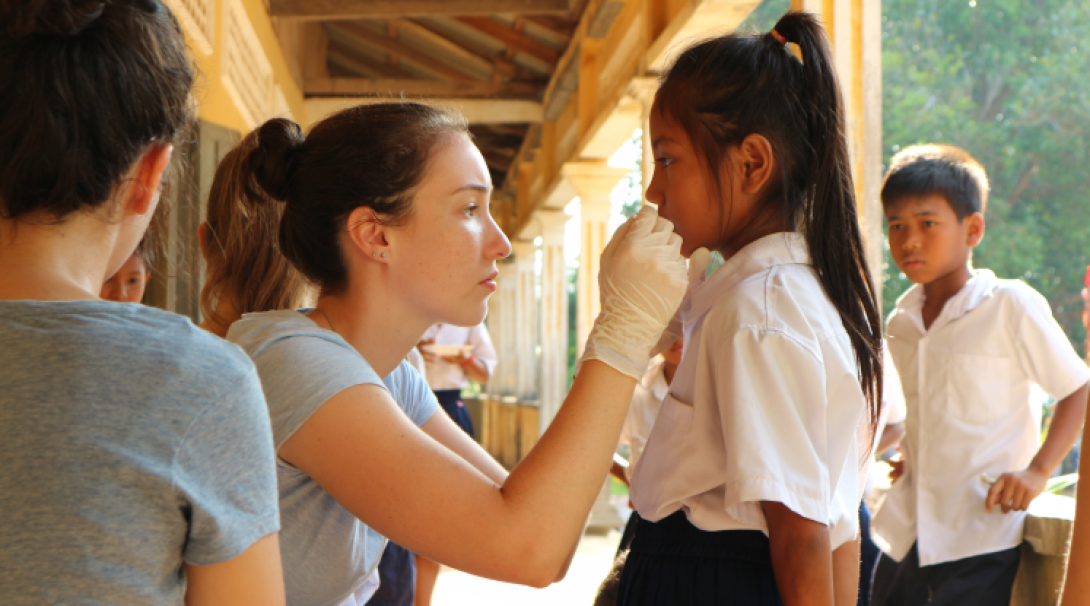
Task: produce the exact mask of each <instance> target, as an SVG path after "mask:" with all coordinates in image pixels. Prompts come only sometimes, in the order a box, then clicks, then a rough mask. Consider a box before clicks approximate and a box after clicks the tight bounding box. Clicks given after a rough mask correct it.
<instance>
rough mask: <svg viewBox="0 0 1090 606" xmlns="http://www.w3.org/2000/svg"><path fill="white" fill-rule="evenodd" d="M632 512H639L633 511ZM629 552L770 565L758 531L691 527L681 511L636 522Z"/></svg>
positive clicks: (767, 545)
mask: <svg viewBox="0 0 1090 606" xmlns="http://www.w3.org/2000/svg"><path fill="white" fill-rule="evenodd" d="M632 515H639V514H637V513H633V514H632ZM632 551H633V552H637V551H638V552H641V553H646V554H648V555H657V556H666V557H674V556H676V557H700V558H723V559H730V560H739V561H744V562H750V563H752V564H766V565H768V566H771V565H772V552H771V551H770V549H769V544H768V537H767V536H765V534H764V533H763V532H761V531H759V530H719V531H707V530H701V529H699V528H697V527H696V526H693V524H692V522H690V521H689V518H688V517H687V516H686V515H685V512H684V511H680V510H679V511H676V512H674V513H673V514H671V515H669V516H667V517H665V518H663V519H661V520H659V521H658V522H649V521H647V520H645V519H643V518H640V519H639V522H637V525H636V536H635V538H634V539H633V540H632Z"/></svg>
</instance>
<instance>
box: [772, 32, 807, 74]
mask: <svg viewBox="0 0 1090 606" xmlns="http://www.w3.org/2000/svg"><path fill="white" fill-rule="evenodd" d="M768 35H770V36H772V37H773V38H775V39H776V42H779V43H780V44H782V45H783V48H784V50H786V51H787V52H788V53H790V55H791V56H792V57H794V58H796V59H798V60H799V63H802V64H803V65H805V64H806V62H805V61H803V60H802V49H801V48H799V45H798V44H795V43H794V42H788V41H787V38H785V37H784V35H783V34H781V33H780V32H778V31H776V30H775V29H773V30H771V31H769V32H768Z"/></svg>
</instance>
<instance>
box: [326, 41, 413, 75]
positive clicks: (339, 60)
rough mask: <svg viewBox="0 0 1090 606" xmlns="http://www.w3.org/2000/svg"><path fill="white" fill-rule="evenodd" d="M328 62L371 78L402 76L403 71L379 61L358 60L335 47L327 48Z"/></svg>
mask: <svg viewBox="0 0 1090 606" xmlns="http://www.w3.org/2000/svg"><path fill="white" fill-rule="evenodd" d="M328 58H329V62H330V63H333V64H334V65H338V66H340V67H343V68H345V69H347V70H349V71H351V72H354V73H356V74H359V75H360V76H369V77H372V78H404V77H406V74H405V72H403V71H401V70H400V69H398V68H396V67H394V66H392V65H390V64H387V63H379V62H376V61H367V62H363V61H360V60H359V59H358V58H356V57H353V56H352V55H350V54H348V53H345V52H343V51H340V50H338V49H336V48H331V49H329V53H328Z"/></svg>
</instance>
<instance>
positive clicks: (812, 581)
mask: <svg viewBox="0 0 1090 606" xmlns="http://www.w3.org/2000/svg"><path fill="white" fill-rule="evenodd" d="M761 508H762V509H763V510H764V514H765V520H766V521H767V522H768V542H769V547H770V549H771V551H772V570H773V572H774V573H775V575H776V586H777V587H778V588H779V590H780V598H781V599H782V600H783V603H784V605H785V606H833V604H834V603H835V599H834V593H833V553H832V547H831V544H830V542H829V528H828V527H827V526H825V525H824V524H819V523H818V522H815V521H813V520H810V519H807V518H804V517H802V516H800V515H799V514H797V513H795V512H793V511H791V510H790V509H789V508H788V507H787V506H786V505H784V504H783V503H777V502H775V501H763V502H761Z"/></svg>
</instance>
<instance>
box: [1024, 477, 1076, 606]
mask: <svg viewBox="0 0 1090 606" xmlns="http://www.w3.org/2000/svg"><path fill="white" fill-rule="evenodd" d="M1074 519H1075V499H1072V498H1071V497H1063V496H1058V495H1051V494H1043V495H1041V496H1039V497H1037V498H1036V499H1034V500H1033V503H1031V504H1030V506H1029V515H1028V516H1027V517H1026V531H1025V538H1026V540H1025V542H1024V543H1022V562H1021V564H1020V565H1019V567H1018V577H1017V578H1016V579H1015V581H1014V592H1013V593H1012V595H1011V606H1054V605H1055V604H1057V603H1058V602H1059V592H1060V586H1061V584H1062V583H1063V575H1064V560H1065V559H1066V557H1067V549H1068V543H1069V541H1070V539H1071V525H1072V523H1073V521H1074Z"/></svg>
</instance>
